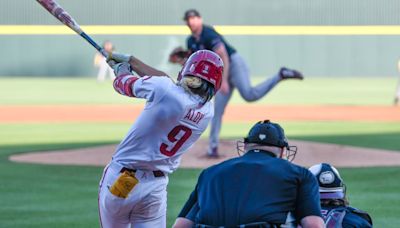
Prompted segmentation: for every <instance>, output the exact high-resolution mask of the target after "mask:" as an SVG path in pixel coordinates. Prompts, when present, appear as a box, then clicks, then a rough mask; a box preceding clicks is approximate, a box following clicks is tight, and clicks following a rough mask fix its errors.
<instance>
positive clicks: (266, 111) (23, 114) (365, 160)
mask: <svg viewBox="0 0 400 228" xmlns="http://www.w3.org/2000/svg"><path fill="white" fill-rule="evenodd" d="M142 109H143V105H59V106H1V107H0V123H41V122H46V123H49V122H77V121H79V122H113V121H126V122H132V121H133V120H134V119H135V118H136V117H137V116H138V115H139V113H140V112H141V110H142ZM244 110H245V111H244ZM267 118H268V119H271V120H274V121H282V120H294V121H374V122H377V121H400V108H398V107H390V106H277V105H259V104H246V105H237V104H235V105H230V106H228V108H227V110H226V113H225V115H224V121H225V122H255V121H258V120H261V119H267ZM292 143H293V144H295V145H296V144H297V146H298V147H299V153H298V155H297V157H296V159H295V163H297V164H300V165H303V166H309V165H312V164H315V163H319V162H329V163H332V164H333V165H335V166H338V167H343V166H344V167H360V166H394V165H400V153H396V152H393V151H385V150H377V149H366V148H357V147H351V146H341V145H334V144H322V143H311V142H304V141H292ZM206 148H207V142H206V141H205V140H200V141H199V142H197V143H196V144H195V145H194V146H193V147H192V148H191V149H190V151H189V152H188V153H186V154H185V155H184V156H183V158H182V165H181V166H182V167H198V168H203V167H207V166H210V165H212V164H215V163H218V162H220V161H223V160H226V159H228V158H231V157H235V156H237V154H236V152H235V151H236V146H235V142H232V141H223V142H222V143H221V148H220V150H221V151H222V152H223V153H222V157H221V158H219V159H208V158H207V157H206V156H205V151H206ZM114 150H115V145H113V146H101V147H93V148H85V149H77V150H67V151H50V152H43V153H27V154H22V155H13V156H11V157H10V159H11V160H12V161H15V162H32V163H45V164H69V165H96V166H103V165H105V164H106V163H107V162H108V161H109V160H110V159H111V156H112V154H113V152H114Z"/></svg>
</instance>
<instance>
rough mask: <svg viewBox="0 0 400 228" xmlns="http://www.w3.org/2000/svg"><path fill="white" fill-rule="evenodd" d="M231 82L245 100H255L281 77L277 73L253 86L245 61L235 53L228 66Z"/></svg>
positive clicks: (272, 86)
mask: <svg viewBox="0 0 400 228" xmlns="http://www.w3.org/2000/svg"><path fill="white" fill-rule="evenodd" d="M230 77H231V82H232V84H234V86H235V87H237V89H238V90H239V93H240V95H241V96H242V97H243V99H245V100H246V101H255V100H258V99H260V98H262V97H263V96H265V95H266V94H267V93H268V92H269V91H270V90H271V89H272V88H274V87H275V85H277V84H278V82H279V81H280V80H281V77H280V75H279V73H278V74H276V75H274V76H273V77H271V78H269V79H267V80H265V81H263V82H261V83H260V84H258V85H257V86H255V87H252V86H251V82H250V71H249V68H248V66H247V64H246V63H245V61H244V60H243V59H242V58H241V57H240V56H239V55H235V56H233V58H232V67H231V68H230Z"/></svg>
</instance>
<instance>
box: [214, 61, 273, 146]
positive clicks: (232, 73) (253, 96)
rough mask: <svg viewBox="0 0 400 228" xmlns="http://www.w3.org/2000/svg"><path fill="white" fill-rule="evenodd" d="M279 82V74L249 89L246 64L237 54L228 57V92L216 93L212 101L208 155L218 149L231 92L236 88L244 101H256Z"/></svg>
mask: <svg viewBox="0 0 400 228" xmlns="http://www.w3.org/2000/svg"><path fill="white" fill-rule="evenodd" d="M279 81H280V76H279V74H276V75H275V76H273V77H271V78H269V79H267V80H265V81H264V82H262V83H260V84H258V85H257V86H255V87H251V82H250V71H249V67H248V66H247V64H246V62H245V61H244V60H243V58H242V57H241V56H240V55H239V54H238V53H234V54H233V55H231V57H230V67H229V85H230V89H229V92H228V93H226V94H224V93H222V92H218V93H217V94H216V95H215V100H214V117H213V119H212V120H211V130H210V137H209V140H210V142H209V153H210V152H211V149H212V148H216V147H218V144H219V133H220V130H221V124H222V116H223V115H224V111H225V107H226V105H227V104H228V101H229V100H230V98H231V96H232V93H233V90H234V89H235V88H237V89H238V90H239V93H240V95H241V96H242V97H243V99H245V100H246V101H256V100H258V99H260V98H262V97H263V96H264V95H266V94H267V93H268V92H269V91H270V90H271V89H272V88H274V87H275V85H277V84H278V82H279Z"/></svg>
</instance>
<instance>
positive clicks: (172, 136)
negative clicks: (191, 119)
mask: <svg viewBox="0 0 400 228" xmlns="http://www.w3.org/2000/svg"><path fill="white" fill-rule="evenodd" d="M180 132H183V135H182V136H181V137H180V138H177V136H178V134H179V133H180ZM191 135H192V130H191V129H190V128H188V127H185V126H183V125H178V126H176V127H174V128H173V129H172V130H171V131H170V132H169V133H168V140H169V141H170V142H171V143H173V144H172V145H170V147H172V148H171V149H170V150H168V145H167V144H165V143H162V144H161V146H160V151H161V153H162V154H164V155H165V156H168V157H171V156H173V155H174V154H175V153H176V152H177V151H178V150H179V149H180V148H181V146H182V145H183V144H184V143H185V142H186V140H188V139H189V137H190V136H191Z"/></svg>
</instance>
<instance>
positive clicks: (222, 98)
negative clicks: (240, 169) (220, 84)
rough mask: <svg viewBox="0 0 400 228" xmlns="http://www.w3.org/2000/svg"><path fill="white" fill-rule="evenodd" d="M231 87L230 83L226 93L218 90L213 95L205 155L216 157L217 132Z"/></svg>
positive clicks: (230, 93) (218, 131)
mask: <svg viewBox="0 0 400 228" xmlns="http://www.w3.org/2000/svg"><path fill="white" fill-rule="evenodd" d="M233 89H234V87H233V86H232V85H231V87H230V89H229V92H228V93H227V94H224V93H222V92H218V93H217V94H216V95H215V100H214V117H213V118H212V120H211V128H210V136H209V147H208V150H207V155H208V156H210V157H218V144H219V133H220V131H221V124H222V116H223V115H224V112H225V107H226V105H227V104H228V102H229V100H230V99H231V96H232V92H233Z"/></svg>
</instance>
